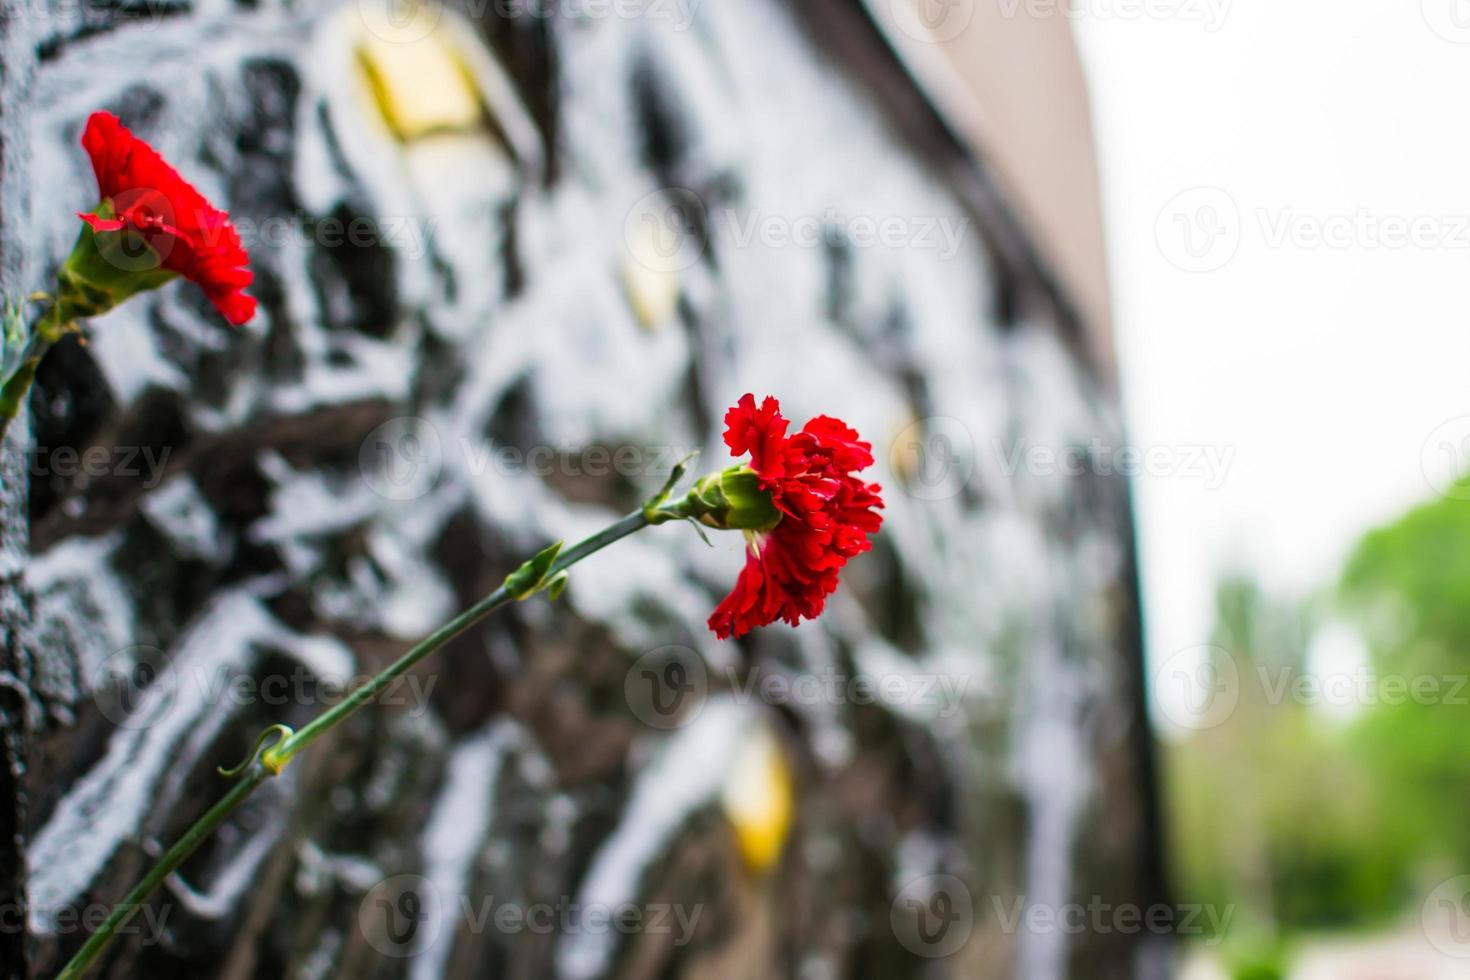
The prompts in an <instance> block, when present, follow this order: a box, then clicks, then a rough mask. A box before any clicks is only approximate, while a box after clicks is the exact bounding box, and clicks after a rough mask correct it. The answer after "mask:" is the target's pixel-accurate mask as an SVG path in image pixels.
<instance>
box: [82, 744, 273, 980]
mask: <svg viewBox="0 0 1470 980" xmlns="http://www.w3.org/2000/svg"><path fill="white" fill-rule="evenodd" d="M271 775H272V773H271V772H270V771H269V770H267V769H266V768H265V767H264V766H262V765H260V764H259V763H257V764H255V765H254V766H252V767H251V768H250V771H249V772H248V773H247V774H246V775H245V777H244V778H243V779H241V780H240V781H239V782H237V783H236V784H235V785H234V786H233V787H231V789H230V791H229V792H228V793H226V794H225V795H224V797H223V798H222V799H221V800H220V801H219V802H218V803H216V804H215V805H214V806H212V807H211V808H210V810H209V812H208V813H206V814H205V815H204V816H202V817H200V818H199V819H198V820H197V821H195V823H194V826H192V827H190V828H189V829H188V830H187V831H186V832H185V833H184V836H183V837H180V838H179V842H178V843H177V844H175V845H174V846H173V847H170V848H169V849H168V853H167V854H165V855H164V856H163V858H162V859H161V860H160V861H159V862H158V863H157V864H156V865H154V866H153V870H152V871H149V872H148V874H147V875H145V876H144V877H143V880H142V881H140V882H138V883H137V884H136V885H134V886H133V890H132V891H130V892H128V894H127V897H126V898H124V899H123V900H122V902H121V903H120V904H119V905H118V906H117V907H116V908H114V909H113V910H112V914H111V915H109V916H108V917H107V921H106V922H104V923H102V926H101V927H100V928H99V929H98V930H97V931H96V932H94V933H92V935H91V936H89V937H87V942H86V943H85V944H84V945H83V946H82V948H81V949H79V950H77V955H75V956H73V957H72V958H71V960H70V961H69V962H68V963H67V964H66V967H65V968H64V969H63V970H62V971H61V972H60V973H59V974H57V980H76V978H78V977H80V976H82V974H84V973H85V972H86V971H87V968H88V967H90V966H91V965H92V963H93V962H95V961H96V959H97V957H98V956H100V955H102V951H103V950H104V949H106V948H107V944H108V943H109V942H111V941H112V937H113V936H114V935H115V934H116V933H117V930H118V929H121V928H122V927H123V925H124V924H126V922H127V921H128V919H130V918H132V916H133V913H134V912H136V911H138V909H140V908H141V907H142V906H143V902H144V901H145V900H146V899H147V898H148V896H149V895H151V894H153V890H154V889H155V888H157V887H158V886H159V885H161V884H163V880H164V879H165V878H167V877H168V876H169V875H171V874H173V872H174V870H175V869H176V868H177V867H178V866H179V865H181V864H183V863H184V859H185V858H187V857H188V856H189V855H190V854H193V853H194V852H195V851H196V850H198V848H199V845H200V844H202V843H204V841H205V838H207V837H208V836H209V835H210V834H212V833H214V831H215V828H216V827H218V826H219V825H220V824H222V823H224V821H225V818H226V817H228V816H229V815H230V814H231V813H233V812H234V810H235V807H237V806H239V805H240V804H241V803H243V802H244V801H245V798H246V797H247V796H249V795H250V794H251V793H253V792H255V790H256V787H258V786H259V785H260V784H261V783H263V782H265V781H266V780H267V779H269V778H270V777H271Z"/></svg>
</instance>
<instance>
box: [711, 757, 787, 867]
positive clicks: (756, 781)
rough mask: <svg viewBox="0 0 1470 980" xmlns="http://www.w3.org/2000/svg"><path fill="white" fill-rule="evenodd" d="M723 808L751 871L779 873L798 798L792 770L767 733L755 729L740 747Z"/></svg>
mask: <svg viewBox="0 0 1470 980" xmlns="http://www.w3.org/2000/svg"><path fill="white" fill-rule="evenodd" d="M721 803H722V805H723V806H724V810H725V816H726V817H727V818H728V819H729V821H730V825H731V826H732V827H733V828H734V829H735V837H736V840H737V841H738V842H739V844H740V856H741V857H742V858H744V859H745V864H746V867H748V868H750V870H751V871H755V872H761V873H763V872H767V871H770V870H771V869H772V868H774V867H775V865H776V862H777V861H778V860H780V857H781V850H782V848H783V847H784V846H785V844H786V836H787V834H788V833H789V831H790V829H791V811H792V806H793V798H792V783H791V768H790V767H789V766H788V765H787V763H786V755H785V753H784V752H782V750H781V746H780V744H779V743H778V742H777V741H776V738H775V736H774V735H772V734H771V733H770V731H768V730H767V729H765V728H758V729H755V730H754V731H753V732H752V733H751V735H750V737H749V738H748V739H747V740H746V742H745V744H744V745H742V746H741V747H740V753H739V755H738V756H737V757H736V759H735V764H734V765H733V766H732V767H731V769H730V774H729V776H728V777H726V780H725V789H724V793H723V794H722V796H721Z"/></svg>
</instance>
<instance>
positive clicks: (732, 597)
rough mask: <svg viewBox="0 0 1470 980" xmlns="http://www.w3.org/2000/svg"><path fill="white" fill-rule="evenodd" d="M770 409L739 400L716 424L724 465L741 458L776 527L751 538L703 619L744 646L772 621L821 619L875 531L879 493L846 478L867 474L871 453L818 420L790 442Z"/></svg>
mask: <svg viewBox="0 0 1470 980" xmlns="http://www.w3.org/2000/svg"><path fill="white" fill-rule="evenodd" d="M789 425H790V423H789V422H788V421H787V420H786V419H785V418H784V417H783V416H782V415H781V406H780V403H778V402H777V401H776V399H774V398H767V399H765V401H763V402H762V403H761V405H760V407H759V408H757V407H756V404H755V396H754V395H746V396H745V397H744V398H742V399H740V404H738V405H736V406H735V407H734V408H732V409H730V411H729V412H728V413H727V414H726V415H725V426H726V428H725V444H726V445H727V446H729V447H730V452H731V454H732V455H735V456H741V455H744V454H745V453H747V452H748V453H750V468H751V469H752V470H753V471H754V472H755V474H756V477H757V479H758V480H759V482H760V487H761V489H762V490H764V491H766V492H767V493H769V494H770V495H771V500H772V502H773V503H774V504H775V507H776V510H777V511H778V512H779V513H780V515H781V519H780V521H779V522H778V523H777V524H776V525H775V526H774V527H772V528H770V529H769V530H768V531H764V532H759V531H758V532H751V533H749V534H748V535H747V536H748V537H749V539H750V549H749V552H748V554H747V556H746V560H745V568H744V569H742V570H741V572H740V578H739V580H738V581H736V583H735V588H734V589H733V590H732V591H731V592H730V594H729V595H728V596H726V597H725V600H724V601H723V602H721V603H720V605H719V607H718V608H716V609H715V611H714V615H712V616H710V618H709V627H710V629H712V630H714V631H715V634H716V635H717V636H719V637H720V639H722V640H723V639H725V638H727V637H730V636H737V637H739V636H744V635H745V634H746V633H748V632H750V631H751V630H752V629H754V628H755V627H757V626H765V625H767V624H769V623H773V622H775V621H776V620H778V619H781V620H784V621H785V622H787V623H790V624H791V625H792V626H795V625H796V624H797V623H799V622H801V621H802V620H803V619H815V618H816V617H817V616H819V615H821V613H822V607H823V606H824V605H825V604H826V602H827V597H828V596H829V595H831V594H832V593H833V592H834V591H836V589H837V574H838V572H840V571H841V570H842V567H843V566H844V565H846V564H847V561H848V559H849V558H852V557H853V556H854V555H859V554H862V553H863V552H865V551H867V550H869V549H870V548H871V547H872V543H871V542H870V541H869V540H868V538H869V535H872V534H875V533H876V532H877V530H878V528H879V526H880V525H881V524H882V523H883V518H882V516H881V515H880V514H878V512H877V511H878V509H879V508H881V507H882V506H883V499H882V498H881V497H880V496H879V494H880V493H881V492H882V487H880V486H879V485H878V484H876V483H864V482H862V481H861V480H859V479H858V478H857V477H856V476H855V474H856V473H857V472H858V471H859V470H863V469H866V468H867V467H869V466H871V465H873V447H872V445H871V444H870V443H866V442H863V441H861V440H860V439H859V438H858V434H857V433H856V432H855V431H853V430H852V429H851V428H849V427H848V426H847V425H846V424H844V423H843V422H840V421H838V420H837V419H834V418H829V417H827V416H825V415H821V416H818V417H817V418H814V419H812V420H811V421H810V422H808V423H807V424H806V427H805V428H803V429H802V430H801V431H800V432H798V433H797V434H796V435H794V436H788V435H787V434H786V430H787V427H788V426H789Z"/></svg>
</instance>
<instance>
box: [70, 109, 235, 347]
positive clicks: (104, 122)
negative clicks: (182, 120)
mask: <svg viewBox="0 0 1470 980" xmlns="http://www.w3.org/2000/svg"><path fill="white" fill-rule="evenodd" d="M82 146H83V148H85V149H86V151H87V154H88V155H89V156H90V157H91V158H92V169H93V170H94V171H95V172H96V174H97V187H98V189H99V190H100V191H101V192H102V198H103V201H102V204H100V205H99V206H98V208H97V211H96V212H95V213H92V214H79V215H78V217H80V218H81V219H82V220H83V221H85V222H86V223H87V224H88V225H90V226H91V227H92V230H93V231H94V232H115V231H122V230H124V229H127V230H129V231H132V232H136V233H137V234H138V235H139V236H141V237H142V239H143V240H144V241H146V242H147V243H148V245H149V247H150V248H151V249H152V250H153V252H154V253H156V255H157V258H158V260H159V261H160V263H161V265H162V267H163V268H164V269H166V270H168V271H170V272H175V273H178V274H179V275H181V276H183V277H184V278H185V279H188V280H190V281H191V282H193V283H195V284H197V285H198V286H199V287H200V288H201V289H203V290H204V294H205V295H206V296H208V297H209V301H210V302H211V303H213V304H214V307H215V309H217V310H219V311H220V313H221V314H223V315H224V318H225V319H226V320H228V321H230V323H232V324H234V325H236V326H238V325H240V324H242V323H245V322H247V321H248V320H249V319H250V318H251V317H253V316H254V315H255V300H254V299H253V298H252V297H250V296H247V295H246V294H245V291H244V290H245V287H246V286H248V285H250V282H251V280H252V279H254V275H253V274H252V273H251V272H250V269H249V268H248V263H249V260H250V257H249V256H248V255H246V254H245V249H244V248H243V247H242V246H241V244H240V236H239V235H238V234H237V233H236V232H235V229H234V227H233V226H232V225H231V224H230V216H229V215H227V214H225V213H224V212H223V211H220V210H219V209H218V208H216V207H214V206H213V205H212V204H210V203H209V202H208V201H207V200H205V199H204V196H203V195H202V194H200V193H199V192H198V191H196V190H195V189H194V188H193V187H192V186H191V185H190V184H189V183H188V182H187V181H185V180H184V179H183V178H182V177H180V176H179V174H178V172H177V171H176V170H174V168H173V167H171V166H169V165H168V163H167V162H165V161H164V159H163V158H162V157H160V156H159V155H158V153H157V151H155V150H154V149H153V147H151V146H149V145H148V144H147V143H145V142H143V141H142V140H140V139H138V138H137V137H136V136H134V135H133V134H132V132H130V131H129V130H128V128H127V127H126V126H124V125H123V124H122V123H120V122H118V120H117V117H116V116H114V115H112V114H111V113H107V112H94V113H92V116H91V118H90V119H88V120H87V129H86V132H84V133H83V134H82ZM139 271H143V270H139Z"/></svg>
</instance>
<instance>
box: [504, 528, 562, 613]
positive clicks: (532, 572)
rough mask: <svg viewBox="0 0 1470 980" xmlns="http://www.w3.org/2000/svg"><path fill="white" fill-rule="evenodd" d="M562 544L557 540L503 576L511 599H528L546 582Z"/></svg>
mask: <svg viewBox="0 0 1470 980" xmlns="http://www.w3.org/2000/svg"><path fill="white" fill-rule="evenodd" d="M563 544H564V542H562V541H558V542H557V543H556V544H554V545H552V546H551V547H549V548H546V549H544V550H543V551H542V552H541V553H540V554H538V555H537V556H536V557H535V558H532V559H531V560H530V561H528V562H526V563H525V564H524V565H522V566H521V567H520V568H517V569H516V570H515V571H513V572H511V573H510V574H509V575H507V576H506V577H505V591H506V592H507V593H508V594H509V595H510V597H511V598H512V599H516V600H521V599H529V598H530V597H531V596H533V595H535V594H536V593H537V592H539V591H541V589H542V588H544V587H545V586H546V585H547V584H548V583H547V581H546V579H547V576H548V575H550V574H551V566H552V565H555V564H556V556H557V555H559V554H561V546H562V545H563Z"/></svg>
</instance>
